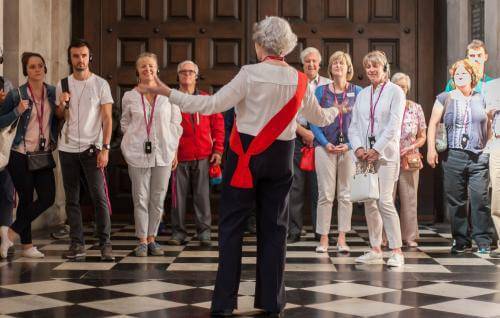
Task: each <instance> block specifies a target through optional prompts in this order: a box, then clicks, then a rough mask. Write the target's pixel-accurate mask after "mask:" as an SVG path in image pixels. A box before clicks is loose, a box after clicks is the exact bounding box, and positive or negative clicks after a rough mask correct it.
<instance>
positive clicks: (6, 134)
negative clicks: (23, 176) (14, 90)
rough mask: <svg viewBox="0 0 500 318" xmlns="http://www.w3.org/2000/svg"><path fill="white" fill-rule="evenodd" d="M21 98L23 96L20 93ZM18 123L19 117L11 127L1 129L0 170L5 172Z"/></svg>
mask: <svg viewBox="0 0 500 318" xmlns="http://www.w3.org/2000/svg"><path fill="white" fill-rule="evenodd" d="M18 92H19V89H18ZM19 96H21V93H20V92H19ZM18 123H19V117H18V118H16V120H14V122H12V123H11V124H10V125H9V126H7V127H4V128H1V129H0V170H3V169H4V168H5V167H6V166H7V164H8V163H9V157H10V149H11V148H12V142H13V141H14V137H15V136H16V132H17V126H18V125H17V124H18Z"/></svg>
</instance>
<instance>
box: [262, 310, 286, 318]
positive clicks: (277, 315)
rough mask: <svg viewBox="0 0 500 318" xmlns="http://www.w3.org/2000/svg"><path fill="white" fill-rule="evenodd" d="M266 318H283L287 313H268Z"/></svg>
mask: <svg viewBox="0 0 500 318" xmlns="http://www.w3.org/2000/svg"><path fill="white" fill-rule="evenodd" d="M266 317H273V318H282V317H285V313H284V312H283V311H280V312H271V311H266Z"/></svg>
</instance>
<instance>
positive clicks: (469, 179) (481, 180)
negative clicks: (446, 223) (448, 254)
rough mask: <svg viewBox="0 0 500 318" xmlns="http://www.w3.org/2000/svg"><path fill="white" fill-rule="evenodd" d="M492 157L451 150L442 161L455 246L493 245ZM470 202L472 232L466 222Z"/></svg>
mask: <svg viewBox="0 0 500 318" xmlns="http://www.w3.org/2000/svg"><path fill="white" fill-rule="evenodd" d="M488 164H489V155H488V154H485V153H483V154H480V155H477V154H474V153H472V152H469V151H464V150H458V149H450V150H448V153H447V154H445V156H444V159H443V171H444V191H445V193H446V205H447V207H448V211H449V214H450V220H451V233H452V235H453V238H454V239H455V242H456V244H459V245H464V244H470V243H471V235H472V239H473V240H474V241H475V242H476V243H477V244H478V245H490V244H491V241H492V234H493V233H492V231H491V229H492V227H491V215H490V199H489V196H488V185H489V175H488V173H489V170H488ZM468 201H470V206H471V211H470V214H471V220H472V229H471V231H469V228H468V222H467V202H468Z"/></svg>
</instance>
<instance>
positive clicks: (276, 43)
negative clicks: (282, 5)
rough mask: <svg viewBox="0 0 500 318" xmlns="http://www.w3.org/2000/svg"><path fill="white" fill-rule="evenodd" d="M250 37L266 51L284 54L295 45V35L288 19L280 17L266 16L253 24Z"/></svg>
mask: <svg viewBox="0 0 500 318" xmlns="http://www.w3.org/2000/svg"><path fill="white" fill-rule="evenodd" d="M252 39H253V40H254V42H255V43H257V44H258V45H260V46H261V47H262V48H263V49H264V50H265V51H266V52H267V53H270V54H273V55H280V56H285V55H287V54H288V53H290V52H292V50H293V48H294V47H295V46H296V45H297V36H296V35H295V33H293V31H292V28H291V27H290V24H289V23H288V21H286V20H285V19H283V18H280V17H275V16H272V17H266V18H265V19H263V20H261V21H259V22H257V23H255V24H254V27H253V36H252Z"/></svg>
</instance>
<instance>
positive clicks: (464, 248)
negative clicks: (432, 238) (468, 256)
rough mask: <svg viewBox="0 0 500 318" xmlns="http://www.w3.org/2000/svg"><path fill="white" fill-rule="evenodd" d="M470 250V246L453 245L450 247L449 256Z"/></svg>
mask: <svg viewBox="0 0 500 318" xmlns="http://www.w3.org/2000/svg"><path fill="white" fill-rule="evenodd" d="M471 250H472V245H471V244H470V243H469V244H454V245H453V246H452V247H451V254H453V255H457V254H463V253H465V252H470V251H471Z"/></svg>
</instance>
